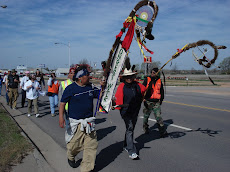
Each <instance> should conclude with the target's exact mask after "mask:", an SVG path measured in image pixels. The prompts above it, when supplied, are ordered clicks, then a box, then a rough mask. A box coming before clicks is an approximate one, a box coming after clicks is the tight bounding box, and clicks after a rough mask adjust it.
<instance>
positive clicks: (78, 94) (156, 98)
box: [0, 65, 167, 171]
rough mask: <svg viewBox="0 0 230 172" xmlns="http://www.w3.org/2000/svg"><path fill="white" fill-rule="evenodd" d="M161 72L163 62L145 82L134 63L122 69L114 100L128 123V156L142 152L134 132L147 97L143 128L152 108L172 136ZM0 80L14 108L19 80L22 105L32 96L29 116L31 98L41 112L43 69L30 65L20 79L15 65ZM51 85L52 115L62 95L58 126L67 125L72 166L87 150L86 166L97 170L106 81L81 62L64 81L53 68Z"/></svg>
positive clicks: (83, 166)
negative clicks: (97, 104) (95, 80)
mask: <svg viewBox="0 0 230 172" xmlns="http://www.w3.org/2000/svg"><path fill="white" fill-rule="evenodd" d="M157 72H158V68H153V69H152V70H151V76H149V77H147V78H146V79H145V80H144V82H143V83H142V84H141V83H140V82H137V81H136V74H137V73H136V72H135V71H132V69H127V68H125V70H124V71H123V73H122V75H121V78H122V83H120V85H119V86H118V88H117V91H116V94H115V99H114V100H113V106H114V107H116V109H118V110H119V111H120V115H121V118H122V119H123V120H124V124H125V128H126V131H125V137H124V142H123V149H124V150H125V151H127V152H128V156H129V158H131V159H133V160H135V159H138V158H139V156H138V154H137V149H136V147H135V144H134V142H133V136H134V129H135V125H136V122H137V119H138V114H139V111H140V108H141V104H142V102H144V108H143V113H144V119H143V131H144V133H145V134H148V133H149V125H148V119H149V116H150V114H151V112H154V116H155V118H156V121H157V126H158V129H159V134H160V137H166V136H167V131H166V127H165V126H164V122H163V119H162V117H161V104H162V102H163V99H164V88H163V84H162V81H161V79H160V76H159V75H156V73H157ZM37 78H38V79H37ZM0 83H4V84H5V85H6V90H7V92H6V95H7V94H8V96H9V105H10V106H11V107H12V108H13V109H16V103H17V97H18V85H19V84H20V88H21V89H22V92H21V93H22V101H21V106H22V107H24V105H25V99H26V98H27V101H28V116H31V114H32V103H33V105H34V113H35V114H36V117H39V116H40V114H39V110H38V99H39V94H42V91H41V90H42V87H41V85H42V84H43V86H44V88H45V82H44V78H43V75H42V74H41V73H40V71H37V72H36V74H30V72H29V71H26V72H25V76H24V77H23V78H22V79H21V82H20V81H19V77H18V75H16V71H15V70H12V71H8V75H6V76H5V77H4V79H3V80H2V81H0ZM0 85H1V84H0ZM47 85H48V92H47V94H46V95H47V96H48V97H49V101H50V109H51V116H55V107H57V106H58V100H60V102H59V103H60V104H59V126H60V127H61V128H64V127H65V128H66V132H65V141H66V144H67V161H68V163H69V165H70V166H71V167H73V168H76V167H77V166H78V165H77V163H76V162H75V157H76V156H77V155H78V153H79V152H80V151H82V150H83V158H82V161H81V171H92V170H93V169H94V166H95V160H96V152H97V147H98V142H97V134H96V131H95V119H96V118H95V116H94V114H93V99H94V98H98V97H100V96H101V94H102V92H103V90H104V87H105V81H101V82H100V85H101V88H98V87H96V86H95V85H93V84H92V83H90V72H89V70H88V67H87V66H86V65H81V66H80V67H78V68H77V69H75V68H70V70H69V74H68V79H67V80H65V81H62V82H59V81H58V80H57V79H56V75H55V73H52V74H51V77H49V79H48V82H47ZM6 99H7V96H6Z"/></svg>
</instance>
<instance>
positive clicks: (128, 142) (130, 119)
mask: <svg viewBox="0 0 230 172" xmlns="http://www.w3.org/2000/svg"><path fill="white" fill-rule="evenodd" d="M137 117H138V115H132V116H126V115H125V116H123V120H124V122H125V127H126V132H125V140H124V148H126V149H127V150H128V152H129V155H132V154H133V153H137V150H136V147H135V145H134V143H133V135H134V128H135V125H136V123H137Z"/></svg>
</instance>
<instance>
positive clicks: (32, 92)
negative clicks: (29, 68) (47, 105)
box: [24, 80, 41, 100]
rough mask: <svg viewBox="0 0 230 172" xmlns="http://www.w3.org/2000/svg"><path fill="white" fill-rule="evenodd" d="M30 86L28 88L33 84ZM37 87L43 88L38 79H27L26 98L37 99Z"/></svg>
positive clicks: (25, 86)
mask: <svg viewBox="0 0 230 172" xmlns="http://www.w3.org/2000/svg"><path fill="white" fill-rule="evenodd" d="M31 85H32V87H30V88H27V87H28V86H31ZM36 88H41V86H40V84H39V82H38V81H36V80H35V81H33V82H32V81H31V80H29V81H27V82H26V83H25V85H24V90H25V91H26V98H27V99H30V100H33V99H36V98H37V97H38V90H37V89H36Z"/></svg>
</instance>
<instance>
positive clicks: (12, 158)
mask: <svg viewBox="0 0 230 172" xmlns="http://www.w3.org/2000/svg"><path fill="white" fill-rule="evenodd" d="M0 126H1V127H0V171H10V169H11V166H12V165H14V164H17V163H20V162H21V161H22V159H23V157H25V156H26V155H27V153H28V152H29V151H31V150H32V148H33V146H32V144H31V143H30V142H29V141H28V140H27V139H26V138H25V137H23V136H22V134H21V129H20V128H19V127H18V126H17V124H16V123H15V122H14V121H13V120H12V119H11V117H10V116H9V114H8V113H7V112H6V111H5V110H4V109H3V108H2V105H1V104H0Z"/></svg>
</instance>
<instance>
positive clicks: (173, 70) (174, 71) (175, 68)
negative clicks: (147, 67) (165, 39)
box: [172, 63, 178, 73]
mask: <svg viewBox="0 0 230 172" xmlns="http://www.w3.org/2000/svg"><path fill="white" fill-rule="evenodd" d="M177 70H178V67H177V64H176V63H174V65H173V66H172V72H173V73H177V72H178V71H177Z"/></svg>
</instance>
